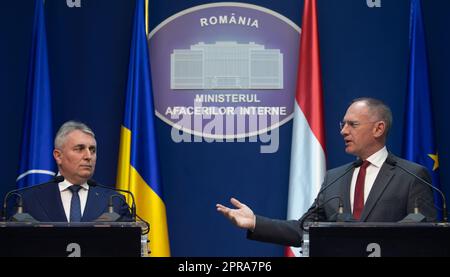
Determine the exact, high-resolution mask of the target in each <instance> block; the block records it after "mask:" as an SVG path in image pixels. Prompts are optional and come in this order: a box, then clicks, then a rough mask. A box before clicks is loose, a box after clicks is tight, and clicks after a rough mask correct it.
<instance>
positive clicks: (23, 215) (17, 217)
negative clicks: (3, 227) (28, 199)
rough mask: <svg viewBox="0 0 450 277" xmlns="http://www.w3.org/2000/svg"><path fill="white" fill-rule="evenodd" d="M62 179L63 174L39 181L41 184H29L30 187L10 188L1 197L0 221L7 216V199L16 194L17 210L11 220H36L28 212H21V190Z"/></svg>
mask: <svg viewBox="0 0 450 277" xmlns="http://www.w3.org/2000/svg"><path fill="white" fill-rule="evenodd" d="M62 181H64V176H61V175H58V176H55V177H53V178H52V179H51V180H50V181H48V182H45V183H41V184H37V185H34V186H30V187H25V188H20V189H15V190H11V191H9V192H8V193H7V194H6V195H5V198H3V210H2V221H6V217H7V214H8V212H7V210H8V204H7V203H8V199H9V197H10V196H13V195H15V196H17V197H18V198H19V201H18V202H17V212H16V213H15V214H14V215H13V216H12V217H11V220H12V221H19V222H24V221H25V222H37V220H36V219H34V218H33V217H32V216H31V215H30V214H28V213H24V212H23V197H22V194H20V193H21V192H22V191H25V190H28V189H31V188H35V187H38V186H44V185H48V184H50V183H61V182H62Z"/></svg>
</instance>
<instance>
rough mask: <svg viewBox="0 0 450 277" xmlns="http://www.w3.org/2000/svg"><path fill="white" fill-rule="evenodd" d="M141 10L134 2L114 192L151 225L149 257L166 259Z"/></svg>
mask: <svg viewBox="0 0 450 277" xmlns="http://www.w3.org/2000/svg"><path fill="white" fill-rule="evenodd" d="M144 7H145V6H144V1H143V0H137V1H136V8H135V13H134V23H133V36H132V39H131V48H130V63H129V67H128V85H127V92H126V101H125V115H124V119H123V123H122V128H121V134H120V148H119V162H118V169H117V188H120V189H126V190H130V191H131V192H133V194H134V195H135V197H136V208H137V214H138V215H140V217H141V218H143V219H144V220H145V221H147V222H149V223H150V232H149V241H150V243H151V244H150V246H151V247H150V251H151V254H150V256H152V257H169V256H170V245H169V233H168V227H167V217H166V205H165V203H164V198H163V193H162V186H161V183H160V177H159V166H158V153H157V150H158V148H157V143H156V134H155V118H154V117H155V109H154V105H153V91H152V84H151V72H150V61H149V53H148V44H147V35H146V32H145V16H144Z"/></svg>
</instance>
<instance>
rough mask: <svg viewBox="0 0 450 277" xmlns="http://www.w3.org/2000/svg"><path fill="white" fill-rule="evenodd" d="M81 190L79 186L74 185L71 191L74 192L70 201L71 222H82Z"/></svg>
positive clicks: (70, 188)
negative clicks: (79, 192) (79, 193)
mask: <svg viewBox="0 0 450 277" xmlns="http://www.w3.org/2000/svg"><path fill="white" fill-rule="evenodd" d="M80 189H81V186H79V185H72V186H70V187H69V190H70V191H71V192H72V200H71V201H70V222H80V221H81V203H80V196H79V195H78V191H79V190H80Z"/></svg>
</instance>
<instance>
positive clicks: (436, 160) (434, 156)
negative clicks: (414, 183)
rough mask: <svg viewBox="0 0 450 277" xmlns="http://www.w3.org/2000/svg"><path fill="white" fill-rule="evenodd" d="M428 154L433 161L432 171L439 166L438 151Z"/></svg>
mask: <svg viewBox="0 0 450 277" xmlns="http://www.w3.org/2000/svg"><path fill="white" fill-rule="evenodd" d="M428 156H429V157H430V158H431V159H432V160H433V161H434V165H433V171H435V170H436V169H437V168H438V167H439V156H438V153H436V155H433V154H428Z"/></svg>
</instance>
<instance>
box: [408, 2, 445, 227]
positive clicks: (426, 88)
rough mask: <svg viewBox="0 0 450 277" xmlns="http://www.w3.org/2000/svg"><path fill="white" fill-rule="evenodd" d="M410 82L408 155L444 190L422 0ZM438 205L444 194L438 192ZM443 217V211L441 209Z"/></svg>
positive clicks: (414, 8)
mask: <svg viewBox="0 0 450 277" xmlns="http://www.w3.org/2000/svg"><path fill="white" fill-rule="evenodd" d="M409 41H410V59H409V76H408V77H409V81H408V95H407V103H406V111H405V112H406V122H405V124H406V125H405V136H404V138H405V142H404V155H405V158H406V159H408V160H410V161H413V162H416V163H418V164H421V165H423V166H425V167H426V168H428V170H429V172H430V173H431V175H432V180H433V185H434V186H435V187H437V188H438V189H440V184H439V159H438V152H437V148H436V145H435V139H434V127H433V122H434V121H433V113H432V109H431V97H430V85H429V78H428V62H427V51H426V43H425V32H424V27H423V20H422V9H421V5H420V0H412V1H411V15H410V32H409ZM434 199H435V205H436V207H439V208H440V207H442V201H441V196H440V194H438V192H436V191H434ZM438 217H439V219H442V212H441V211H440V210H439V212H438Z"/></svg>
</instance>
